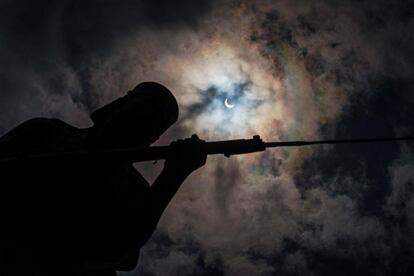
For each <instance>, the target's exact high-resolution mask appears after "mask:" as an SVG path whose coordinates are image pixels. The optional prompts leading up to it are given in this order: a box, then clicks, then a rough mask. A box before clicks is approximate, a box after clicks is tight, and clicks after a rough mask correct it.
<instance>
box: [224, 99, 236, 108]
mask: <svg viewBox="0 0 414 276" xmlns="http://www.w3.org/2000/svg"><path fill="white" fill-rule="evenodd" d="M228 100H229V98H226V100H225V101H224V105H225V106H226V107H227V108H233V107H234V104H229V102H228Z"/></svg>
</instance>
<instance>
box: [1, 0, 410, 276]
mask: <svg viewBox="0 0 414 276" xmlns="http://www.w3.org/2000/svg"><path fill="white" fill-rule="evenodd" d="M413 48H414V1H385V0H384V1H383V0H378V1H367V0H366V1H363V0H359V1H356V0H353V1H338V0H332V1H323V0H320V1H301V0H293V1H292V0H291V1H288V0H280V1H269V0H267V1H266V0H257V1H251V0H250V1H248V0H222V1H218V0H210V1H208V0H199V1H191V0H177V1H168V0H152V1H149V0H141V1H138V0H136V1H133V0H128V1H114V0H102V1H98V0H91V1H81V0H73V1H68V0H66V1H65V0H60V1H58V0H39V1H29V0H18V1H11V0H1V1H0V89H1V92H0V135H3V134H5V133H7V131H9V130H11V129H12V128H13V127H15V126H17V125H18V124H19V123H21V122H23V121H25V120H28V119H30V118H33V117H50V118H52V117H53V118H59V119H61V120H64V121H66V122H68V123H70V124H72V125H74V126H77V127H88V126H90V125H91V124H92V122H91V120H90V118H89V114H90V112H91V111H93V110H95V109H96V108H98V107H100V106H102V105H104V104H106V103H108V102H110V101H111V100H114V99H116V98H118V97H120V96H123V95H124V94H125V93H126V92H127V91H128V90H131V89H133V88H134V87H135V86H136V85H137V84H138V83H140V82H142V81H149V80H150V81H157V82H160V83H162V84H164V85H166V86H167V87H168V88H169V89H170V90H171V91H172V92H173V94H174V95H175V97H176V98H177V100H178V103H179V106H180V116H179V119H178V121H177V123H176V124H175V125H174V126H173V127H171V128H170V129H169V130H168V131H167V132H166V133H165V134H164V135H163V136H162V137H161V138H160V141H158V142H157V143H158V144H168V143H169V142H170V141H172V140H174V139H179V138H184V137H187V136H190V135H191V134H193V133H197V134H198V135H199V136H200V138H202V139H206V140H225V139H241V138H246V139H247V138H251V137H252V136H253V135H256V134H258V135H260V136H261V137H262V139H264V140H265V141H288V140H312V139H335V138H344V139H345V138H369V137H384V136H410V135H411V136H413V135H414V128H413V121H414V117H413V116H412V114H411V113H412V110H413V107H414V94H413V93H414V92H413V91H414V56H413V50H412V49H413ZM225 99H228V101H229V103H230V104H232V105H234V107H233V108H228V107H226V105H225V104H224V101H225ZM136 167H137V168H138V170H140V172H141V173H142V174H143V175H144V176H145V177H146V178H147V179H148V180H149V181H153V180H154V179H155V177H156V176H157V174H158V173H159V172H160V170H161V169H162V162H159V163H157V164H153V163H144V164H136ZM413 185H414V156H413V145H412V143H411V144H410V143H407V142H400V143H377V144H369V145H368V144H364V145H355V144H354V145H336V146H333V145H325V146H314V147H306V148H289V149H283V148H279V149H271V150H267V151H266V152H263V153H255V154H249V155H242V156H232V157H231V158H226V157H224V156H210V157H209V158H208V161H207V165H206V166H204V167H203V168H202V169H200V170H199V171H197V172H195V173H194V174H193V175H191V176H190V177H189V178H188V179H187V180H186V182H185V183H184V184H183V185H182V186H181V188H180V190H179V191H178V193H177V194H176V196H175V198H174V199H173V201H172V202H171V203H170V205H169V207H168V209H167V210H166V211H165V213H164V215H163V217H162V219H161V221H160V223H159V225H158V227H157V230H156V231H155V232H154V234H153V236H152V238H151V239H150V240H149V241H148V243H147V244H146V245H145V247H144V248H143V250H142V251H141V256H140V261H139V265H138V267H137V268H136V269H135V270H134V271H132V272H128V273H120V275H122V276H137V275H315V276H316V275H411V271H412V270H413V269H414V266H413V264H412V259H413V258H414V234H413V233H414V186H413ZM120 227H128V224H127V223H125V224H122V225H120Z"/></svg>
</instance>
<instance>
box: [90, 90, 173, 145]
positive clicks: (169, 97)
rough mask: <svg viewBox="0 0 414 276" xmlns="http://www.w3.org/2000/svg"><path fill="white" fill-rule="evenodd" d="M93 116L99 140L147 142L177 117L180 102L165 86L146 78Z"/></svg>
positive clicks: (135, 143)
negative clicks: (148, 80)
mask: <svg viewBox="0 0 414 276" xmlns="http://www.w3.org/2000/svg"><path fill="white" fill-rule="evenodd" d="M91 119H92V121H93V122H94V124H95V126H94V128H95V130H96V131H95V132H94V140H96V141H100V142H103V143H104V144H111V145H112V146H114V145H116V146H120V147H123V146H147V145H149V144H151V143H153V142H155V141H156V140H157V139H158V138H159V136H160V135H161V134H162V133H164V132H165V131H166V130H167V129H168V128H169V127H170V126H171V125H172V124H174V123H175V122H176V121H177V119H178V104H177V101H176V99H175V97H174V95H173V94H172V93H171V91H170V90H169V89H168V88H166V87H165V86H163V85H161V84H159V83H156V82H143V83H140V84H139V85H138V86H136V87H135V88H134V89H133V90H131V91H129V92H128V93H127V95H125V96H124V97H121V98H119V99H117V100H115V101H113V102H111V103H109V104H107V105H105V106H103V107H101V108H99V109H97V110H96V111H94V112H93V113H92V114H91ZM97 136H98V137H97Z"/></svg>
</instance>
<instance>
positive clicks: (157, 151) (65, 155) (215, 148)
mask: <svg viewBox="0 0 414 276" xmlns="http://www.w3.org/2000/svg"><path fill="white" fill-rule="evenodd" d="M408 140H414V137H391V138H368V139H343V140H319V141H288V142H264V141H263V140H262V139H261V138H260V136H259V135H255V136H253V138H252V139H237V140H225V141H213V142H205V144H204V147H205V148H204V150H205V151H206V153H207V154H208V155H212V154H223V155H224V156H226V157H230V156H232V155H236V154H247V153H253V152H260V151H265V150H266V149H267V148H275V147H298V146H309V145H317V144H349V143H373V142H389V141H408ZM171 150H172V148H171V146H152V147H146V148H130V149H110V150H105V149H104V150H85V151H73V152H54V153H41V154H32V155H21V154H20V155H18V156H12V157H6V158H0V164H2V163H9V162H21V161H45V160H53V161H57V162H58V161H59V160H65V161H68V159H73V160H74V161H75V160H76V161H79V160H88V159H93V160H98V161H99V160H111V161H114V162H117V161H119V162H125V163H134V162H143V161H151V160H162V159H166V158H168V156H169V155H170V154H171Z"/></svg>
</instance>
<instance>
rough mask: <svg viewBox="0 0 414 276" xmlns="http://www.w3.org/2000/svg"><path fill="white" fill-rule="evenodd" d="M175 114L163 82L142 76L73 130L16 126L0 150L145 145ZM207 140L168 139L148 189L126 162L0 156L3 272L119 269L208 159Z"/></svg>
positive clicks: (50, 123) (56, 125) (47, 123)
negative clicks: (169, 148)
mask: <svg viewBox="0 0 414 276" xmlns="http://www.w3.org/2000/svg"><path fill="white" fill-rule="evenodd" d="M177 117H178V105H177V102H176V100H175V98H174V96H173V95H172V94H171V92H170V91H169V90H168V89H167V88H165V87H164V86H162V85H160V84H157V83H153V82H145V83H141V84H140V85H138V86H137V87H136V88H135V89H134V90H132V91H130V92H128V94H127V95H126V96H124V97H122V98H120V99H117V100H115V101H114V102H111V103H110V104H108V105H106V106H104V107H102V108H100V109H98V110H96V111H95V112H93V113H92V114H91V118H92V120H93V122H94V125H93V126H92V127H90V128H87V129H78V128H76V127H73V126H70V125H68V124H66V123H64V122H62V121H60V120H58V119H46V118H37V119H32V120H29V121H27V122H24V123H22V124H21V125H19V126H18V127H16V128H15V129H13V130H12V131H10V132H9V133H7V134H6V135H4V136H3V137H2V138H1V139H0V155H1V156H2V157H7V156H24V155H31V154H43V153H54V152H70V151H85V150H86V151H95V150H103V149H115V150H117V149H126V148H131V147H135V148H137V147H138V148H139V147H141V148H146V147H148V146H149V145H150V144H151V143H153V142H155V141H156V140H157V139H158V137H159V136H160V135H161V134H162V133H163V132H164V131H165V130H166V129H167V128H168V127H170V126H171V125H172V124H173V123H174V122H175V121H176V120H177ZM203 144H204V141H202V140H200V139H198V137H197V136H195V135H193V136H192V137H191V138H189V139H185V140H179V141H177V142H173V143H172V148H173V151H172V153H171V154H170V156H169V157H168V158H167V159H166V161H165V164H164V169H163V171H162V172H161V174H160V175H159V177H158V178H157V179H156V181H155V182H154V183H153V184H152V185H151V186H150V185H149V184H148V183H147V182H146V181H145V179H144V178H143V177H142V176H141V175H140V174H139V172H138V171H137V170H135V168H134V167H133V166H132V164H131V162H122V161H119V160H109V159H99V158H96V159H93V158H92V159H91V158H77V159H76V158H75V159H73V158H71V159H68V160H67V161H65V159H59V162H57V161H56V160H53V159H50V160H48V159H42V160H30V159H29V160H24V159H22V161H21V162H10V163H2V164H1V165H0V172H1V195H0V202H1V203H0V204H1V206H0V207H1V233H0V234H1V237H0V247H1V248H0V262H1V263H0V275H100V276H104V275H116V273H115V271H116V270H121V271H125V270H131V269H134V268H135V266H136V265H137V260H138V257H139V252H140V248H141V247H142V246H143V245H144V244H145V242H146V241H147V240H148V239H149V238H150V236H151V234H152V233H153V231H154V229H155V227H156V225H157V223H158V221H159V218H160V216H161V214H162V212H163V211H164V209H165V208H166V206H167V205H168V203H169V202H170V200H171V199H172V197H173V196H174V194H175V193H176V191H177V190H178V188H179V187H180V185H181V183H182V182H183V181H184V179H185V178H186V177H187V176H188V175H189V174H190V173H191V172H192V171H194V170H196V169H198V168H199V167H201V166H203V165H204V164H205V162H206V153H205V151H204V150H203Z"/></svg>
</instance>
